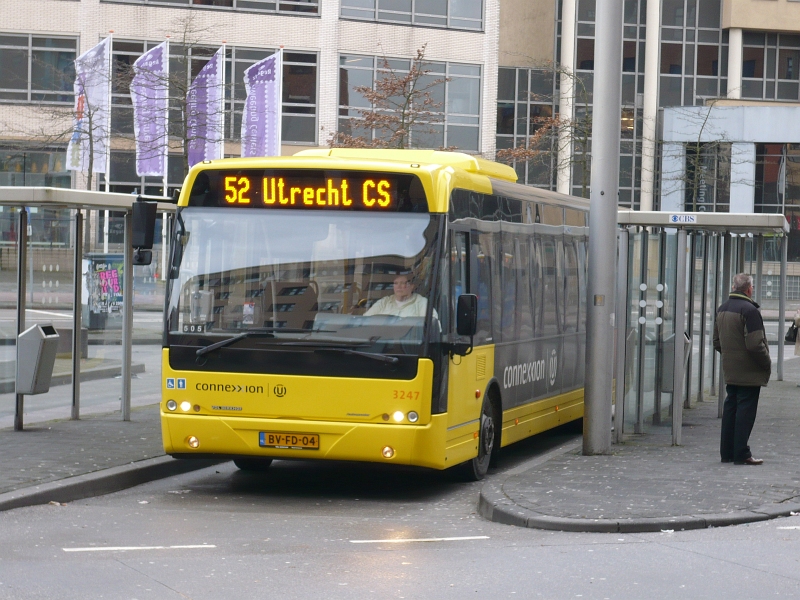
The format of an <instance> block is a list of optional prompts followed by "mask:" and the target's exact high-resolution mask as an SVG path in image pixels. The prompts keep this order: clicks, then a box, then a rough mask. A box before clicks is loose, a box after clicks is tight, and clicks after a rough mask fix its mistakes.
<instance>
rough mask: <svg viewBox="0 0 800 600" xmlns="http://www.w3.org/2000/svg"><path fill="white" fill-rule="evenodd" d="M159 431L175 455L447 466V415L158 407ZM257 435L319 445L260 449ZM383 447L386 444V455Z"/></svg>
mask: <svg viewBox="0 0 800 600" xmlns="http://www.w3.org/2000/svg"><path fill="white" fill-rule="evenodd" d="M161 433H162V436H163V441H164V451H165V452H166V453H167V454H170V455H172V456H175V457H180V458H191V457H193V456H197V457H198V458H200V457H203V458H207V457H208V456H209V455H214V456H219V457H224V456H230V457H242V456H252V457H263V458H274V459H281V458H284V459H304V460H351V461H361V462H379V463H395V464H402V465H416V466H421V467H429V468H433V469H445V468H447V467H449V466H452V465H450V464H448V463H447V459H446V458H445V456H446V452H445V445H446V439H445V438H446V434H447V421H446V415H433V416H432V417H431V420H430V422H429V423H428V424H426V425H394V424H389V423H380V424H377V423H341V422H337V423H330V422H326V421H307V420H289V419H274V420H273V419H258V418H247V417H217V416H205V415H181V414H174V413H165V412H163V411H162V413H161ZM262 433H272V434H275V433H279V434H289V435H297V434H301V435H305V436H310V435H313V436H318V438H319V448H318V449H298V448H274V447H262V446H261V445H260V439H261V438H262V437H263V436H262V435H261V434H262ZM190 441H191V442H192V445H190ZM193 446H194V447H193ZM386 448H390V449H391V453H389V452H388V451H387V450H386ZM388 454H391V456H387V455H388Z"/></svg>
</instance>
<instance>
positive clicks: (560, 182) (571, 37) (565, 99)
mask: <svg viewBox="0 0 800 600" xmlns="http://www.w3.org/2000/svg"><path fill="white" fill-rule="evenodd" d="M577 10H578V8H577V1H576V0H563V4H562V6H561V63H560V64H559V67H560V69H561V76H560V77H561V83H560V92H559V100H558V104H559V109H558V114H559V116H560V117H561V118H562V119H566V120H568V121H571V120H572V119H573V118H574V117H575V79H574V77H575V32H576V28H577V26H578V25H577V23H578V13H577ZM596 56H597V51H596V50H595V58H596ZM595 64H598V63H597V60H595ZM620 64H621V63H620ZM570 129H571V128H570V127H561V128H560V129H559V131H558V142H557V144H558V167H557V172H556V191H557V192H558V193H560V194H569V193H571V192H572V152H573V148H572V135H571V131H570Z"/></svg>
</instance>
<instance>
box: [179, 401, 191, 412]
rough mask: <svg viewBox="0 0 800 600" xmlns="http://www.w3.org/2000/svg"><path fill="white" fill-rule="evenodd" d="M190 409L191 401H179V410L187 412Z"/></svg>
mask: <svg viewBox="0 0 800 600" xmlns="http://www.w3.org/2000/svg"><path fill="white" fill-rule="evenodd" d="M191 409H192V403H191V402H188V401H186V400H184V401H183V402H181V410H182V411H183V412H189V411H190V410H191Z"/></svg>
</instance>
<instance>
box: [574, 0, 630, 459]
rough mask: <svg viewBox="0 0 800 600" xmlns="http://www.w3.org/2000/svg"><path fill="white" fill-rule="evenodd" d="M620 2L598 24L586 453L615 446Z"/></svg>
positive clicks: (605, 6) (611, 0)
mask: <svg viewBox="0 0 800 600" xmlns="http://www.w3.org/2000/svg"><path fill="white" fill-rule="evenodd" d="M622 2H623V0H606V2H602V3H600V6H601V9H600V10H598V11H597V20H596V24H595V31H596V37H595V61H594V64H595V72H594V113H593V120H592V175H591V196H590V207H591V217H590V222H589V227H590V231H591V234H590V235H589V281H588V286H587V294H588V298H587V300H588V302H587V304H588V311H587V319H586V388H585V390H586V391H585V396H584V403H585V404H584V421H583V453H584V454H586V455H592V454H605V453H607V452H609V451H610V450H611V379H612V377H613V355H612V353H611V352H609V351H608V340H609V339H612V338H611V336H612V335H613V331H612V323H611V321H612V315H613V314H614V279H615V272H614V271H615V268H614V267H615V263H616V261H615V258H616V241H617V205H618V196H619V139H620V126H619V109H620V104H621V102H622V97H621V96H622V86H621V83H622V69H620V65H621V64H622Z"/></svg>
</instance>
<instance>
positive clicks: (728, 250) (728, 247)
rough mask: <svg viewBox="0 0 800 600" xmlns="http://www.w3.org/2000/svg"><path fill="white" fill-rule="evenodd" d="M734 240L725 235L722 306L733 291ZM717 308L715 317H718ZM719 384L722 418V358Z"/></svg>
mask: <svg viewBox="0 0 800 600" xmlns="http://www.w3.org/2000/svg"><path fill="white" fill-rule="evenodd" d="M732 246H733V238H732V237H731V234H730V233H726V234H725V249H724V250H723V258H722V281H721V282H720V299H719V300H720V304H722V302H724V301H725V298H727V297H728V292H729V291H730V289H731V261H732V260H733V247H732ZM716 308H717V307H715V313H714V314H715V316H716ZM717 381H718V382H719V396H718V397H717V417H718V418H720V419H721V418H722V406H723V404H725V373H723V371H722V357H721V356H720V359H719V372H718V376H717Z"/></svg>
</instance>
